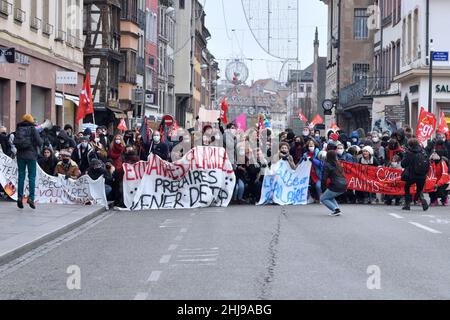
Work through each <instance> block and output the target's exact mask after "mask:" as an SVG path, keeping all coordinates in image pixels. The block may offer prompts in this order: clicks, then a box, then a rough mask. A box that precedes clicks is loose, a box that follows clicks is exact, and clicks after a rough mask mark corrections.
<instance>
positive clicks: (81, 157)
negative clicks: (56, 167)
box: [72, 130, 97, 175]
mask: <svg viewBox="0 0 450 320" xmlns="http://www.w3.org/2000/svg"><path fill="white" fill-rule="evenodd" d="M89 132H90V130H89ZM85 133H86V131H85ZM89 141H90V137H89V136H86V135H85V136H82V137H81V138H80V143H79V144H78V146H77V147H76V148H75V150H74V151H73V153H72V160H73V161H75V162H76V164H77V165H78V168H79V169H80V171H81V174H82V175H83V174H85V173H86V171H87V170H88V169H89V165H90V163H91V161H92V159H97V153H96V152H95V149H94V147H93V146H92V145H91V144H90V143H89Z"/></svg>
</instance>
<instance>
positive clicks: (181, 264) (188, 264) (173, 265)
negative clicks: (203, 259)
mask: <svg viewBox="0 0 450 320" xmlns="http://www.w3.org/2000/svg"><path fill="white" fill-rule="evenodd" d="M192 265H193V264H192V263H176V264H171V265H170V266H169V267H171V268H174V267H179V266H190V267H191V266H192ZM195 266H196V267H202V266H217V263H199V264H195Z"/></svg>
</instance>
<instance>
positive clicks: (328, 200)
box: [320, 150, 347, 217]
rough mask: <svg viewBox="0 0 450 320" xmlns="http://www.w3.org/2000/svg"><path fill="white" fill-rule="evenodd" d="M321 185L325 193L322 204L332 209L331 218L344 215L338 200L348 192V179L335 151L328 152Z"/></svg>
mask: <svg viewBox="0 0 450 320" xmlns="http://www.w3.org/2000/svg"><path fill="white" fill-rule="evenodd" d="M320 185H321V191H322V192H323V194H322V195H321V197H320V202H321V203H323V204H324V205H325V206H326V207H327V208H328V209H330V211H331V213H330V216H332V217H337V216H340V215H341V214H342V213H341V209H340V208H339V205H338V203H337V201H336V198H337V197H338V196H340V195H343V194H344V193H345V192H346V191H347V179H346V177H345V174H344V170H343V169H342V167H341V165H340V163H339V161H337V157H336V151H335V150H330V151H328V152H327V155H326V160H325V163H324V168H323V175H322V177H321V181H320Z"/></svg>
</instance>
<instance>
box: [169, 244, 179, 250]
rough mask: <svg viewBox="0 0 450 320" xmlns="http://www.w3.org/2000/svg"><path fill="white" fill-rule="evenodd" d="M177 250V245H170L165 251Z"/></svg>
mask: <svg viewBox="0 0 450 320" xmlns="http://www.w3.org/2000/svg"><path fill="white" fill-rule="evenodd" d="M177 248H178V245H177V244H171V245H170V247H169V249H167V251H174V250H177Z"/></svg>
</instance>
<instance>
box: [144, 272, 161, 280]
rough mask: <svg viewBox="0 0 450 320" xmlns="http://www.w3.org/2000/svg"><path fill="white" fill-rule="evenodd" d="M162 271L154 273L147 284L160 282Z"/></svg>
mask: <svg viewBox="0 0 450 320" xmlns="http://www.w3.org/2000/svg"><path fill="white" fill-rule="evenodd" d="M161 273H162V271H152V273H151V274H150V277H148V280H147V282H156V281H158V280H159V277H160V276H161Z"/></svg>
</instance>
